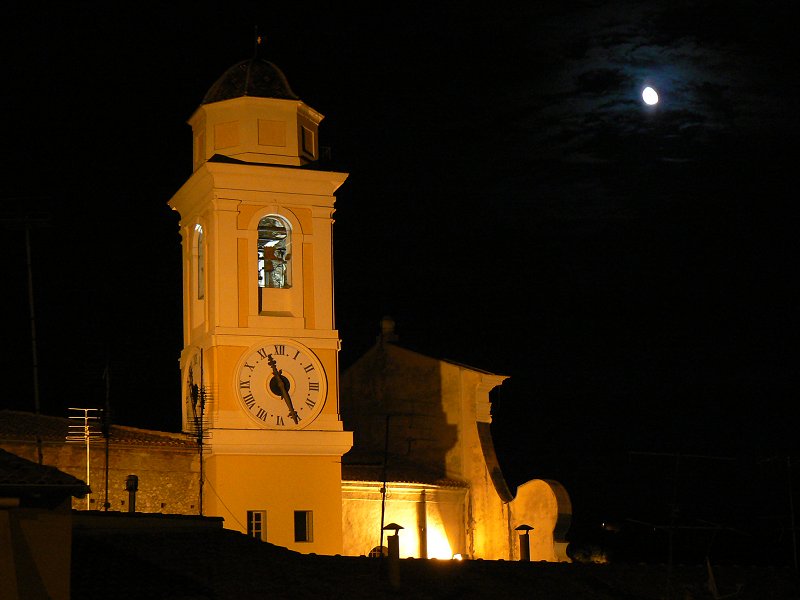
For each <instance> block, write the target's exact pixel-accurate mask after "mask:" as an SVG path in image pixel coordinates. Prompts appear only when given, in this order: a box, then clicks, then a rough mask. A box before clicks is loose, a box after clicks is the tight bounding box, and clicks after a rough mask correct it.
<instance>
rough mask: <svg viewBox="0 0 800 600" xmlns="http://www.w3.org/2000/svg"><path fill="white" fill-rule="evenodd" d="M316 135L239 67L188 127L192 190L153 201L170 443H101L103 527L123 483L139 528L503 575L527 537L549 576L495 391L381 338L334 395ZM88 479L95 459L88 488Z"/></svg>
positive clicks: (538, 524) (553, 524) (304, 108)
mask: <svg viewBox="0 0 800 600" xmlns="http://www.w3.org/2000/svg"><path fill="white" fill-rule="evenodd" d="M322 119H323V116H322V115H321V114H320V113H318V112H317V111H316V110H314V109H313V108H311V107H309V106H308V105H306V104H305V103H304V102H303V101H302V100H300V99H299V98H298V97H297V96H296V95H295V94H294V92H293V91H292V90H291V88H290V86H289V84H288V82H287V80H286V78H285V77H284V75H283V73H282V72H281V71H280V70H279V69H278V68H277V67H276V66H275V65H273V64H272V63H270V62H268V61H265V60H262V59H259V58H253V59H250V60H246V61H243V62H240V63H238V64H236V65H234V66H233V67H231V68H230V69H228V71H226V72H225V73H224V74H223V75H222V76H221V77H220V78H219V80H218V81H217V82H216V83H214V84H213V85H212V86H211V88H210V89H209V91H208V93H207V94H206V95H205V97H204V98H203V100H202V102H201V104H200V106H199V108H198V109H197V110H196V112H195V113H194V114H193V115H192V117H191V118H190V120H189V124H190V125H191V128H192V134H193V173H192V175H191V176H190V177H189V179H188V180H187V181H186V183H185V184H184V185H183V186H182V187H181V188H180V189H179V190H178V191H177V193H176V194H175V195H174V196H173V198H172V199H171V200H170V201H169V204H170V206H171V207H172V208H173V209H174V210H175V211H177V212H178V213H179V215H180V234H181V238H182V247H183V349H182V351H181V354H180V371H181V377H182V382H183V383H182V396H181V398H180V399H175V403H176V408H175V409H176V410H178V406H180V410H181V414H182V423H183V434H168V433H162V432H154V431H141V430H132V429H131V428H120V427H116V428H114V429H113V430H112V436H111V439H110V451H109V461H110V465H109V472H110V475H109V478H110V480H111V481H112V485H111V490H110V491H109V504H110V506H111V507H112V510H124V508H122V507H123V506H124V504H125V499H126V498H129V496H128V495H126V494H125V489H124V487H123V486H121V485H120V481H123V480H124V479H125V477H126V476H127V475H130V474H136V475H137V476H138V478H139V482H140V483H139V491H138V494H139V500H138V503H137V506H138V507H139V510H144V511H150V512H164V513H169V512H179V513H184V514H198V513H199V514H204V515H209V516H219V517H222V518H223V519H224V524H225V527H227V528H229V529H235V530H239V531H242V532H244V533H247V534H248V535H251V536H253V537H257V538H260V539H262V540H264V541H267V542H270V543H272V544H276V545H279V546H284V547H287V548H289V549H292V550H295V551H298V552H303V553H317V554H346V555H362V554H379V553H381V552H385V545H386V538H385V536H386V535H389V534H391V532H389V533H387V532H386V531H385V530H384V529H385V528H386V527H387V526H393V527H394V531H399V533H398V535H399V539H400V554H401V556H415V557H423V558H448V559H449V558H453V557H454V556H457V555H460V556H463V557H469V558H485V559H505V560H509V559H517V558H519V557H520V545H519V544H520V536H521V535H527V533H528V529H527V528H533V532H532V533H531V534H530V557H531V559H532V560H548V561H558V560H567V558H566V542H565V540H564V534H565V533H566V529H567V528H568V526H569V518H570V514H571V509H570V504H569V496H568V495H567V493H566V491H565V490H564V489H563V488H562V486H560V485H559V484H558V483H557V482H552V481H540V480H535V481H529V482H527V483H525V484H524V485H522V486H519V488H518V489H517V490H516V492H512V491H511V490H510V489H509V487H508V486H507V484H506V482H505V480H504V478H503V474H502V471H501V469H500V466H499V464H498V462H497V458H496V456H495V453H494V447H493V444H492V437H491V432H490V422H491V416H490V400H489V394H490V392H491V391H492V389H494V388H495V387H497V386H499V385H500V384H501V383H502V382H503V380H504V379H505V377H504V376H501V375H496V374H492V373H487V372H485V371H482V370H480V369H476V368H473V367H468V366H465V365H461V364H458V363H455V362H452V361H445V360H439V359H435V358H432V357H427V356H424V355H422V354H419V353H416V352H413V351H411V350H408V349H405V348H403V347H402V346H401V345H400V344H399V343H398V340H397V339H396V336H395V335H394V326H393V322H392V321H391V319H388V318H387V319H384V321H383V323H382V332H381V335H380V336H379V338H378V341H377V343H376V345H375V346H374V347H373V348H372V349H371V350H369V351H368V352H367V353H366V355H364V356H363V357H362V358H361V359H359V360H358V361H357V362H356V363H355V364H354V365H353V366H352V367H351V368H350V369H349V370H348V371H347V372H346V373H344V374H343V375H342V377H341V378H340V376H339V363H338V352H339V348H340V338H339V332H338V331H337V329H336V325H335V320H334V295H333V289H334V286H333V248H332V226H333V223H334V221H333V214H334V203H335V193H336V191H337V189H338V188H339V187H340V186H341V185H342V184H343V183H344V182H345V180H346V178H347V174H346V173H339V172H334V171H327V170H325V169H324V168H322V167H321V166H320V165H321V163H320V161H319V158H320V148H319V136H318V133H319V124H320V122H321V121H322ZM25 418H28V419H29V418H30V416H28V417H24V416H23V415H20V414H14V413H4V418H3V419H2V420H1V421H2V422H3V423H5V424H4V425H0V446H1V447H3V448H6V449H7V450H9V451H12V452H16V453H18V454H20V455H22V456H28V457H30V456H31V454H32V453H33V449H32V448H33V447H32V445H31V441H30V440H26V438H25V435H24V432H22V430H21V429H20V428H19V427H17V428H16V429H14V427H12V426H11V425H9V424H10V423H12V422H15V420H16V421H20V420H24V419H25ZM64 421H66V420H64ZM60 427H61V425H59V423H58V420H57V419H49V420H48V424H47V428H46V429H47V431H49V432H51V437H50V438H46V439H45V442H46V444H45V446H46V447H45V452H44V454H45V462H46V463H47V464H53V465H55V466H57V467H58V468H60V469H62V470H64V471H66V472H68V473H71V474H74V475H76V476H78V477H80V476H81V474H82V473H85V472H86V466H85V463H84V464H83V465H82V466H81V454H80V451H79V449H78V448H76V447H74V446H72V447H70V448H67V447H66V445H65V444H64V443H63V441H61V442H60V441H59V439H58V436H59V435H61V434H60V433H58V432H59V431H60ZM23 429H24V428H23ZM9 430H13V435H10V434H9ZM62 439H63V438H62ZM104 471H105V465H104V463H103V457H102V456H101V455H100V453H99V452H98V453H97V455H96V456H94V457H92V459H91V472H92V481H93V482H94V481H101V480H102V477H103V472H104ZM92 487H93V488H94V489H95V493H94V496H95V497H98V495H97V489H98V488H97V486H95V485H94V483H93V484H92ZM92 502H94V501H93V500H91V498H90V499H89V500H87V502H86V504H83V505H80V504H76V505H75V506H76V508H86V507H87V506H88V507H90V508H95V509H99V508H100V506H99V505H98V504H95V505H94V506H93V505H92V504H91V503H92Z"/></svg>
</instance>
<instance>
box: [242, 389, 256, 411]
mask: <svg viewBox="0 0 800 600" xmlns="http://www.w3.org/2000/svg"><path fill="white" fill-rule="evenodd" d="M242 400H244V403H245V404H246V405H247V408H249V409H250V410H253V406H255V404H256V399H255V398H253V394H251V393H250V392H248V393H247V394H246V395H244V396H242Z"/></svg>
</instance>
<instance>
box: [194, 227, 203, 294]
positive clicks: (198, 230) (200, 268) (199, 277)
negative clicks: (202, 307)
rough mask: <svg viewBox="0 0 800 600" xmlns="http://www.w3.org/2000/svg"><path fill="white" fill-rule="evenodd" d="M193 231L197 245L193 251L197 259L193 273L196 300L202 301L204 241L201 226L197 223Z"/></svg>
mask: <svg viewBox="0 0 800 600" xmlns="http://www.w3.org/2000/svg"><path fill="white" fill-rule="evenodd" d="M194 230H195V232H196V234H197V235H196V236H195V244H197V246H196V251H195V256H196V258H197V264H196V271H195V272H196V273H197V299H198V300H202V299H203V298H205V297H206V272H205V271H206V253H205V240H204V239H203V238H204V236H203V226H202V225H200V223H197V224H196V225H195V226H194Z"/></svg>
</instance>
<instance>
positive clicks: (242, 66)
mask: <svg viewBox="0 0 800 600" xmlns="http://www.w3.org/2000/svg"><path fill="white" fill-rule="evenodd" d="M242 96H255V97H256V98H279V99H282V100H299V98H298V97H297V96H296V95H295V93H294V92H293V91H292V88H290V87H289V82H288V81H286V76H285V75H284V74H283V73H282V72H281V70H280V69H279V68H278V67H276V66H275V65H273V64H272V63H271V62H269V61H266V60H264V59H262V58H251V59H249V60H243V61H242V62H240V63H236V64H235V65H233V66H232V67H231V68H230V69H228V70H227V71H225V73H223V75H222V77H220V78H219V79H217V81H216V83H214V85H212V86H211V88H210V89H209V90H208V92H206V95H205V97H204V98H203V102H202V103H201V104H210V103H212V102H220V101H222V100H230V99H231V98H241V97H242Z"/></svg>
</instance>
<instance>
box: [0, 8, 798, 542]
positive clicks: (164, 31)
mask: <svg viewBox="0 0 800 600" xmlns="http://www.w3.org/2000/svg"><path fill="white" fill-rule="evenodd" d="M76 4H78V6H76V5H72V4H70V5H69V6H62V7H59V8H48V9H47V10H42V11H40V12H37V11H36V10H35V9H34V8H31V5H30V4H26V5H25V6H24V7H23V6H22V4H21V3H18V2H13V3H12V4H11V7H10V8H6V9H5V13H6V14H5V15H4V18H3V20H2V25H0V27H2V35H0V44H2V56H3V82H2V88H1V89H2V91H1V92H0V109H1V110H2V111H3V114H4V115H5V118H4V119H3V122H4V126H3V136H2V140H3V143H2V144H0V152H2V156H1V157H0V168H1V169H2V174H3V179H2V181H3V188H2V191H0V198H2V211H0V212H2V217H3V219H4V232H3V233H4V235H3V236H2V247H1V248H0V253H1V254H2V266H3V279H4V281H5V285H4V286H3V290H4V291H3V303H4V304H3V309H4V310H3V314H4V315H5V325H6V326H5V327H4V336H3V337H4V342H5V343H4V344H3V346H4V350H5V352H6V357H5V359H4V360H3V363H2V364H3V371H2V377H3V382H4V384H5V393H4V394H3V401H2V402H3V404H4V405H5V406H6V407H8V408H14V409H19V410H33V385H32V376H31V358H30V357H31V352H30V328H29V316H28V296H27V279H26V267H25V237H24V234H23V232H22V230H21V228H19V227H15V225H14V220H15V219H17V218H18V217H20V216H21V215H26V214H27V215H31V216H33V217H36V218H40V217H41V218H42V220H43V221H45V222H46V226H38V225H37V227H35V228H34V230H33V231H32V237H31V240H32V254H33V272H34V290H35V307H36V327H37V343H38V355H39V361H40V365H39V367H40V378H41V379H40V380H41V405H42V411H43V412H45V413H48V414H57V415H65V414H66V408H67V407H69V406H81V407H83V406H93V405H99V404H100V403H101V402H102V397H103V389H104V388H103V380H102V377H101V375H102V372H103V369H104V366H105V364H106V362H107V361H108V362H109V364H110V368H111V387H110V390H111V391H110V393H111V399H112V406H113V409H114V414H115V418H116V420H117V422H119V423H123V424H129V425H135V426H140V427H148V428H162V429H167V430H177V429H178V428H179V427H180V400H179V398H180V375H179V370H178V356H179V352H180V349H181V345H182V334H181V329H180V328H181V316H180V303H181V290H180V246H179V237H178V232H177V216H176V215H174V214H172V213H171V211H170V210H169V208H168V207H167V205H166V202H167V201H168V200H169V198H170V197H171V196H172V194H173V193H174V192H175V191H176V190H177V189H178V188H179V187H180V186H181V184H182V183H183V182H184V181H185V180H186V179H187V178H188V177H189V176H190V175H191V135H190V128H189V126H188V125H187V124H186V120H187V119H188V118H189V116H190V115H191V114H192V112H193V111H194V110H195V108H196V107H197V106H198V105H199V102H200V100H201V99H202V97H203V95H204V93H205V92H206V90H207V89H208V88H209V87H210V86H211V84H212V83H213V82H214V81H215V80H216V79H217V77H219V75H221V74H222V73H223V72H224V71H225V70H226V69H227V68H228V67H229V66H231V65H232V64H234V63H236V62H238V61H240V60H243V59H246V58H249V57H251V56H252V55H253V33H254V28H255V27H256V26H258V27H259V31H260V33H261V34H262V35H263V36H264V37H265V38H266V44H265V46H264V47H263V50H262V56H263V57H265V58H267V59H268V60H271V61H272V62H274V63H275V64H276V65H278V66H279V67H280V68H281V69H282V70H283V72H284V73H285V74H286V76H287V79H288V80H289V83H290V84H291V86H292V88H293V90H294V91H295V93H297V94H298V95H299V96H300V97H301V98H302V99H303V100H304V101H305V102H306V103H307V104H309V105H310V106H312V107H313V108H315V109H317V110H319V111H320V112H322V113H323V114H324V115H326V118H325V120H324V121H323V123H322V125H321V131H320V135H321V144H322V145H325V146H329V147H330V148H331V155H332V168H333V169H335V170H341V171H345V172H348V173H350V177H349V178H348V180H347V182H346V183H345V184H344V186H343V187H342V188H341V189H340V191H339V193H338V194H337V198H338V200H337V205H336V206H337V210H336V224H335V226H334V236H335V238H334V242H335V290H336V313H337V327H338V329H339V332H340V336H341V338H342V352H341V364H342V367H343V368H346V367H347V366H348V365H349V364H350V363H352V362H353V361H354V360H355V359H356V358H357V357H358V356H359V355H360V354H361V353H363V352H364V351H365V350H366V349H367V348H369V347H370V346H371V345H372V344H373V343H374V341H375V336H376V335H377V333H378V330H379V322H380V319H381V317H383V316H384V315H391V316H392V317H393V318H394V319H395V320H396V322H397V333H398V334H399V337H400V343H401V345H404V346H407V347H409V348H412V349H416V350H419V351H421V352H424V353H426V354H430V355H433V356H439V357H444V358H449V359H453V360H456V361H459V362H462V363H466V364H469V365H473V366H475V367H479V368H482V369H485V370H488V371H492V372H496V373H501V374H504V375H508V376H509V377H510V379H509V380H508V381H507V383H506V384H504V385H503V387H502V388H501V389H500V390H499V392H498V393H497V394H496V395H495V398H494V400H495V401H494V405H493V412H494V425H493V428H494V431H495V434H496V437H495V439H496V443H497V446H498V453H499V455H500V458H501V461H502V462H503V463H504V465H505V468H506V471H507V474H508V477H509V479H510V480H511V481H512V483H514V484H516V483H520V482H521V481H524V480H525V479H528V478H531V477H541V478H552V479H558V480H560V481H562V482H563V483H564V484H565V485H566V487H567V489H568V491H570V492H571V493H572V495H573V503H574V505H575V506H574V508H575V513H576V530H578V529H580V528H581V527H583V528H584V529H586V530H587V531H588V530H589V529H590V528H591V527H592V526H594V525H593V524H594V523H595V522H599V520H600V519H604V518H614V519H624V518H628V519H629V520H630V519H638V520H640V521H643V522H647V523H662V522H666V521H667V520H668V519H669V515H670V514H674V513H670V510H671V509H670V507H672V506H675V505H680V508H681V510H682V513H681V514H682V519H684V521H683V522H685V523H689V522H696V520H699V519H706V521H707V522H709V521H711V522H724V523H726V524H728V523H733V522H734V521H735V520H736V519H738V516H737V515H738V513H736V508H737V507H738V506H739V505H738V504H737V503H736V502H728V501H729V500H730V499H731V498H732V497H734V496H735V497H736V498H737V499H741V498H746V499H747V500H748V502H749V501H750V500H752V501H753V503H751V504H747V506H750V507H752V506H757V507H758V508H757V509H755V512H757V513H758V514H759V516H760V515H761V512H763V513H764V518H765V519H772V521H769V523H770V527H772V526H773V525H775V524H776V523H779V522H780V523H783V521H781V519H784V520H785V518H788V517H786V506H785V503H786V501H787V500H786V494H787V482H786V472H785V464H786V457H787V456H789V455H792V454H794V455H795V456H796V454H797V442H796V434H795V429H796V428H797V416H798V410H797V408H796V403H797V394H796V391H795V390H796V388H795V385H794V384H795V383H796V379H797V376H796V369H797V367H796V364H797V361H796V357H795V353H794V352H793V349H794V346H795V342H796V339H797V338H796V334H797V310H796V306H797V295H796V293H795V292H794V290H793V288H794V286H795V281H794V280H795V279H796V274H797V266H798V264H797V257H798V248H797V241H796V239H797V236H796V234H795V228H796V223H797V217H798V210H797V206H796V202H795V200H796V196H797V193H796V191H795V185H794V184H795V182H794V175H795V172H796V166H795V159H794V157H793V156H792V151H793V150H794V145H795V144H794V143H795V140H796V138H797V134H798V119H797V114H796V105H797V96H798V92H799V91H800V90H798V80H797V73H796V71H797V67H796V60H795V59H794V57H796V56H797V55H798V47H797V46H798V43H797V41H796V30H797V27H796V26H797V22H796V21H795V20H794V19H793V18H792V16H791V14H790V10H789V9H790V6H791V3H789V2H773V3H764V2H762V3H756V2H754V1H748V2H692V3H689V2H669V1H664V2H653V1H643V2H624V1H613V0H612V1H608V2H588V1H587V2H580V3H563V2H539V3H531V4H530V6H525V7H522V6H520V7H515V8H497V7H495V8H481V9H478V8H475V9H465V8H463V7H460V6H459V7H431V6H428V7H424V8H414V7H411V6H407V5H405V4H400V5H396V7H395V8H388V7H387V6H384V5H383V3H379V4H376V5H374V6H373V8H372V9H369V8H367V9H364V8H362V9H361V10H355V9H337V10H333V9H331V8H326V9H318V10H312V9H309V8H308V7H299V6H298V7H296V8H275V7H271V6H270V5H269V3H265V2H253V3H233V8H231V5H228V6H226V7H225V8H224V9H223V8H218V7H215V5H214V4H213V3H193V4H192V5H191V6H192V7H193V8H192V9H191V11H186V10H185V7H183V8H179V7H173V6H159V7H158V9H157V10H153V11H147V10H145V9H143V8H142V6H141V5H139V4H137V5H130V8H128V9H127V10H128V11H129V12H127V13H126V12H124V9H116V12H114V13H113V14H112V13H110V12H107V11H108V10H109V8H108V7H109V6H110V5H100V4H90V3H76ZM164 4H166V3H164ZM378 7H379V8H378ZM645 85H652V86H653V87H654V88H655V89H656V90H657V91H658V93H659V94H660V97H661V101H660V103H659V104H658V105H656V106H655V107H647V106H645V105H644V103H643V102H642V100H641V96H640V94H641V90H642V88H643V87H644V86H645ZM676 453H681V454H683V455H685V456H684V458H682V459H681V460H680V462H679V463H676V460H675V457H674V454H676ZM710 457H713V458H710ZM676 464H678V465H679V469H678V471H676V470H675V466H676ZM781 465H783V466H781ZM676 473H679V476H678V477H676V476H675V474H676ZM795 477H796V475H795ZM756 485H758V486H760V487H759V488H758V490H759V491H758V493H757V494H756V491H755V489H756ZM667 496H669V498H667ZM737 502H738V500H737ZM741 503H742V506H745V503H744V500H742V501H741ZM722 505H724V506H725V510H723V509H721V508H720V507H721V506H722ZM733 505H736V506H733ZM762 509H763V510H762ZM742 511H745V508H742ZM751 512H752V511H751ZM734 513H735V514H734ZM767 513H769V514H767ZM692 519H695V521H692ZM715 519H716V520H715ZM775 527H777V525H775ZM776 531H777V529H776ZM775 535H777V534H775Z"/></svg>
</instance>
